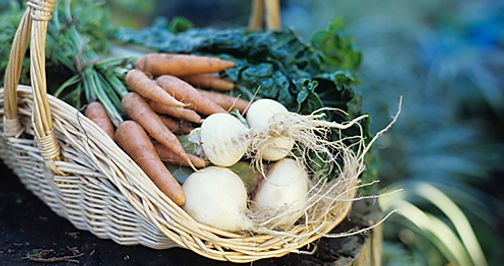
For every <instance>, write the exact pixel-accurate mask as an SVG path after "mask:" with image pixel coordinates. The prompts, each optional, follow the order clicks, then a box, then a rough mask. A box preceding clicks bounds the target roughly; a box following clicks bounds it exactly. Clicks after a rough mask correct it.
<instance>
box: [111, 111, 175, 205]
mask: <svg viewBox="0 0 504 266" xmlns="http://www.w3.org/2000/svg"><path fill="white" fill-rule="evenodd" d="M115 139H116V142H117V144H118V145H119V146H120V147H121V148H122V149H123V150H124V151H125V152H126V153H127V154H128V155H129V156H130V157H131V158H132V159H133V161H135V162H136V163H137V164H138V166H140V168H142V170H143V171H144V172H145V174H146V175H147V176H148V177H149V178H150V179H151V180H152V182H154V184H155V185H156V186H157V187H158V188H159V190H161V192H163V193H164V194H165V195H167V196H168V197H169V198H170V199H171V200H173V202H175V204H177V205H183V204H184V203H185V194H184V190H183V189H182V187H181V186H180V184H179V183H178V182H177V180H175V178H174V177H173V175H172V174H171V173H170V171H168V169H166V166H165V165H164V164H163V162H162V161H161V159H160V158H159V156H158V155H157V153H156V150H155V149H154V145H153V144H152V142H151V140H150V139H149V136H147V133H145V130H144V129H143V128H142V127H141V126H140V125H139V124H137V123H136V122H134V121H131V120H128V121H125V122H123V123H121V124H120V125H119V126H118V127H117V131H116V133H115Z"/></svg>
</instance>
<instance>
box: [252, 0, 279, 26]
mask: <svg viewBox="0 0 504 266" xmlns="http://www.w3.org/2000/svg"><path fill="white" fill-rule="evenodd" d="M265 13H266V27H267V28H268V29H270V30H278V29H280V28H281V27H282V26H281V23H280V2H279V0H252V12H251V13H250V18H249V25H248V26H249V28H250V29H252V30H258V29H261V28H262V26H263V16H264V14H265Z"/></svg>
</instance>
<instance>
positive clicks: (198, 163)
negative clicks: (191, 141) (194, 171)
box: [154, 142, 207, 168]
mask: <svg viewBox="0 0 504 266" xmlns="http://www.w3.org/2000/svg"><path fill="white" fill-rule="evenodd" d="M154 148H155V149H156V152H157V154H158V156H159V158H160V159H161V161H163V162H167V163H170V164H174V165H182V166H190V165H188V164H187V162H186V161H184V160H183V159H182V158H180V156H178V155H177V154H175V153H174V152H173V151H172V150H170V149H169V148H167V147H166V146H164V145H163V144H161V143H158V142H156V143H154ZM187 155H189V158H190V159H191V162H192V163H193V165H194V166H195V167H197V168H202V167H205V166H207V162H206V161H205V160H203V159H202V158H200V157H198V156H194V155H192V154H187Z"/></svg>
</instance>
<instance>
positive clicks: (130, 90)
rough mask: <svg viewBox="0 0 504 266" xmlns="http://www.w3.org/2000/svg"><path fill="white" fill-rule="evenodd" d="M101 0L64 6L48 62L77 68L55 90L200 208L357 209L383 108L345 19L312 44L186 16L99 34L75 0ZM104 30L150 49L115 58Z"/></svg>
mask: <svg viewBox="0 0 504 266" xmlns="http://www.w3.org/2000/svg"><path fill="white" fill-rule="evenodd" d="M96 7H97V5H89V3H87V2H86V4H78V3H75V2H72V1H70V0H67V1H64V2H63V6H59V5H57V6H56V10H55V14H54V18H53V20H52V21H51V23H50V25H49V30H48V37H47V39H48V43H50V44H51V45H52V49H51V50H50V52H48V61H50V60H52V61H50V62H53V64H48V65H49V66H50V67H51V66H52V67H53V68H54V69H53V70H54V71H56V73H57V74H55V76H62V75H61V73H64V74H65V75H63V76H64V77H66V79H64V80H61V78H55V79H54V84H49V91H51V92H52V93H53V94H54V96H56V97H59V98H61V99H63V100H65V101H67V102H69V103H70V104H72V105H73V106H74V107H75V108H77V109H82V110H83V111H84V113H85V115H86V116H87V117H88V118H90V119H91V120H93V121H95V123H96V124H97V125H98V126H99V127H101V128H102V129H103V131H104V133H105V134H106V135H108V136H109V137H110V138H112V139H113V140H114V141H115V142H116V143H117V144H118V145H119V146H120V147H121V148H122V149H123V150H124V151H125V152H126V153H127V154H128V155H129V156H130V157H131V158H132V159H133V160H134V161H135V162H136V163H137V164H138V166H139V167H141V168H142V169H143V171H144V172H145V174H146V175H147V176H148V177H149V178H150V179H151V180H152V182H153V183H154V184H155V185H156V186H157V187H158V188H159V190H160V191H161V192H163V193H164V194H166V195H167V196H168V197H169V198H170V199H171V200H172V201H173V202H174V203H176V204H178V205H180V206H181V207H182V208H183V209H184V210H185V211H186V212H187V213H188V214H189V215H191V216H192V217H193V218H194V219H195V220H197V221H199V222H201V223H203V224H207V225H209V226H212V227H215V228H218V229H222V230H228V231H242V230H244V231H248V232H256V233H272V232H278V230H280V231H282V230H289V229H291V228H293V226H308V225H310V226H314V229H313V230H315V231H316V230H317V229H316V227H317V225H319V224H321V223H322V222H323V221H325V220H327V219H331V218H330V217H332V216H337V214H338V213H339V212H343V209H347V208H349V207H348V206H349V202H351V201H352V200H353V199H354V198H355V195H356V191H357V189H358V188H359V187H360V186H359V180H360V179H361V180H362V182H363V183H364V184H367V183H369V182H370V181H372V180H373V179H374V174H373V171H364V170H365V167H366V163H367V164H368V166H369V165H371V166H372V161H370V160H369V159H370V158H372V157H369V155H368V154H369V153H368V151H369V148H370V147H371V144H372V142H373V141H374V140H372V139H373V138H371V135H370V133H369V119H368V116H367V115H363V114H361V110H360V100H361V98H360V96H359V95H358V94H356V93H355V92H354V91H353V90H352V88H351V85H353V84H357V83H358V80H357V78H356V77H355V76H354V75H353V73H352V71H354V70H355V69H356V68H357V67H358V65H359V63H360V53H359V52H358V51H355V50H354V49H353V48H352V40H351V37H350V36H348V35H346V34H345V32H344V29H343V27H342V24H341V21H338V20H335V21H333V22H331V24H330V25H329V28H328V29H327V30H321V31H319V32H317V33H315V35H314V37H313V38H312V40H311V41H310V43H309V44H307V43H304V42H302V41H301V40H300V39H299V38H298V37H297V36H296V34H295V32H293V31H292V30H277V31H251V30H248V29H229V30H215V29H192V28H191V25H190V23H188V22H187V21H184V20H181V21H174V22H172V23H171V24H168V23H166V21H163V20H159V21H157V22H156V23H155V24H154V25H153V26H152V27H149V28H145V29H142V30H138V31H134V30H131V29H119V30H115V29H108V28H107V29H103V31H96V32H93V33H91V32H92V31H89V26H90V25H95V26H96V25H97V24H96V21H93V22H86V20H84V23H83V24H80V23H78V22H76V21H78V20H76V19H75V18H74V17H73V16H72V12H71V10H72V8H74V10H77V11H74V12H77V13H79V14H83V11H90V10H89V9H92V8H96ZM84 17H85V16H84ZM104 17H106V13H103V12H101V13H97V16H96V20H97V21H102V20H103V18H104ZM105 24H106V23H105ZM100 32H101V33H103V34H104V35H100ZM104 36H105V37H107V38H108V40H112V39H113V40H114V41H115V42H116V43H119V44H120V45H125V46H127V45H129V44H134V45H137V46H138V45H139V46H142V47H143V48H148V49H150V52H149V53H146V54H144V55H142V56H132V55H125V56H122V57H110V56H108V51H109V48H110V45H111V44H110V43H109V42H103V39H107V38H104ZM98 40H102V42H101V43H100V42H99V41H98ZM56 47H57V48H56ZM49 56H50V57H51V58H52V59H49ZM2 72H3V71H2ZM47 73H48V76H50V75H52V74H51V73H54V72H51V71H48V72H47ZM48 80H51V79H48ZM105 134H104V135H105ZM370 162H371V163H370ZM182 170H183V171H182ZM180 172H183V173H184V174H182V175H180ZM359 178H360V179H359Z"/></svg>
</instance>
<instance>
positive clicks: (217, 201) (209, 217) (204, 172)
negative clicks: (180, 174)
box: [182, 166, 252, 232]
mask: <svg viewBox="0 0 504 266" xmlns="http://www.w3.org/2000/svg"><path fill="white" fill-rule="evenodd" d="M182 188H183V189H184V192H185V195H186V201H185V204H184V205H183V206H182V207H183V209H184V210H185V211H186V212H187V213H188V214H189V215H191V216H192V217H193V218H194V219H195V220H196V221H198V222H200V223H203V224H206V225H208V226H211V227H214V228H217V229H221V230H227V231H231V232H233V231H239V230H247V229H249V228H252V222H251V221H250V220H249V219H248V218H247V216H246V213H247V200H248V195H247V191H246V189H245V186H244V185H243V182H242V180H241V179H240V177H239V176H238V175H236V174H235V173H234V172H233V171H231V170H229V169H227V168H223V167H217V166H210V167H207V168H204V169H201V170H200V171H199V172H194V173H192V174H191V175H190V176H189V177H188V178H187V180H186V181H185V182H184V185H183V186H182Z"/></svg>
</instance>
